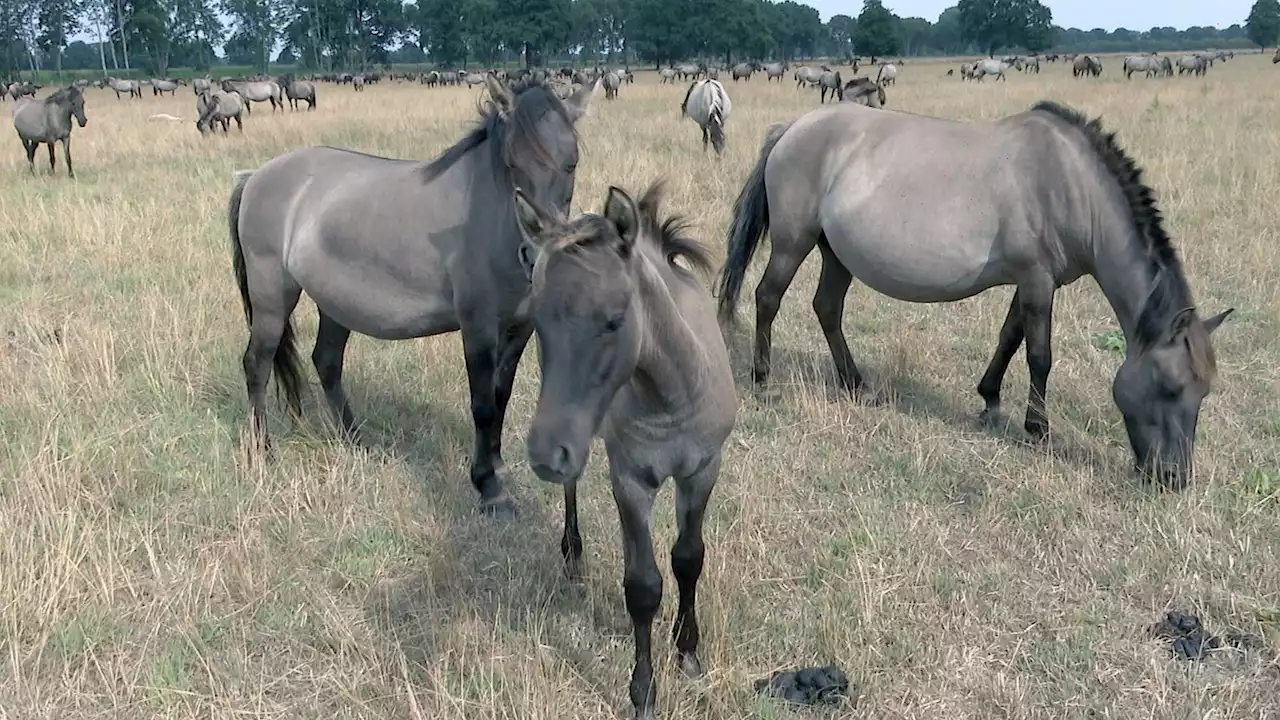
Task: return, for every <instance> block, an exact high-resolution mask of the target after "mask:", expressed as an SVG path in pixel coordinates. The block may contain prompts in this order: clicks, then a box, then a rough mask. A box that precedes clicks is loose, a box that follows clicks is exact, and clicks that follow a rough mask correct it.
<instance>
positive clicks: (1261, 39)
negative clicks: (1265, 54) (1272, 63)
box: [1244, 0, 1280, 48]
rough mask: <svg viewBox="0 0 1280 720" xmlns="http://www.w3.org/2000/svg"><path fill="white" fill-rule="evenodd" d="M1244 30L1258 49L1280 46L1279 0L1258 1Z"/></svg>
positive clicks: (1250, 12)
mask: <svg viewBox="0 0 1280 720" xmlns="http://www.w3.org/2000/svg"><path fill="white" fill-rule="evenodd" d="M1244 28H1245V32H1246V33H1247V34H1248V36H1249V39H1250V40H1252V41H1253V42H1254V44H1255V45H1257V46H1258V47H1262V48H1266V47H1269V46H1273V45H1276V44H1280V0H1258V2H1256V3H1254V4H1253V9H1252V10H1250V11H1249V19H1248V20H1246V21H1245V24H1244Z"/></svg>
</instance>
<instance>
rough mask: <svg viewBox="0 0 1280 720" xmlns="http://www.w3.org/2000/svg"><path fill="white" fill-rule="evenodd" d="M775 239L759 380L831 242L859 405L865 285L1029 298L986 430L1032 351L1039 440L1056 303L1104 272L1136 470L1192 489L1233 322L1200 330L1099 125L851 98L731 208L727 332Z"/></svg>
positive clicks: (1124, 167) (827, 327)
mask: <svg viewBox="0 0 1280 720" xmlns="http://www.w3.org/2000/svg"><path fill="white" fill-rule="evenodd" d="M815 138H821V142H815ZM827 158H839V159H840V161H839V162H834V161H830V160H827ZM868 178H872V180H870V183H871V184H870V185H868V182H869V181H868ZM896 199H900V200H896ZM904 203H906V205H904ZM916 207H945V208H947V211H946V212H938V213H920V212H914V211H912V210H911V208H916ZM770 227H772V237H773V251H772V253H771V255H770V257H769V263H768V267H767V268H766V269H765V271H764V276H763V277H762V278H761V280H760V283H759V285H758V286H757V287H756V329H755V365H754V372H753V374H754V379H755V382H756V383H757V384H758V385H763V384H764V383H765V382H766V381H767V379H768V376H769V371H770V359H769V356H770V349H771V345H772V338H773V320H774V317H775V316H776V315H777V312H778V306H779V304H780V302H781V299H782V295H783V293H784V292H785V291H786V289H787V286H788V285H789V284H790V283H791V280H792V278H793V277H794V276H795V273H796V270H797V269H798V268H799V266H800V264H801V262H803V261H804V259H805V257H806V256H807V255H808V254H809V253H810V252H811V251H812V250H813V248H814V246H815V245H816V246H817V247H818V248H819V249H820V250H821V253H822V270H821V279H820V280H819V283H818V289H817V293H816V294H815V295H814V298H813V308H814V312H815V313H816V314H817V316H818V322H819V324H820V325H821V327H822V330H823V334H824V335H825V336H826V340H827V345H828V347H829V349H830V351H831V353H832V357H833V359H834V361H835V365H836V372H837V375H838V377H839V382H840V384H841V385H842V386H843V387H844V389H845V390H846V391H848V392H851V393H857V392H859V391H861V390H862V388H863V379H862V375H861V373H860V372H859V371H858V368H857V366H856V365H855V364H854V361H853V357H852V355H851V354H850V352H849V347H848V343H847V342H846V340H845V337H844V333H843V331H842V329H841V321H842V316H843V314H844V297H845V293H846V291H847V290H848V288H849V285H850V282H851V281H852V279H853V277H855V276H856V277H857V278H858V279H859V280H861V281H862V282H863V283H864V284H866V285H868V286H870V287H871V288H872V289H874V290H876V291H878V292H880V293H882V294H885V295H888V296H889V297H892V298H896V299H899V300H906V301H909V302H918V303H936V302H952V301H955V300H960V299H963V298H967V297H971V296H973V295H976V294H978V293H980V292H982V291H984V290H987V289H988V288H991V287H995V286H997V285H1014V286H1016V291H1015V292H1014V294H1013V301H1012V303H1011V304H1010V306H1009V311H1008V315H1007V317H1006V318H1005V320H1004V325H1003V326H1002V327H1001V329H1000V335H999V341H998V343H997V345H996V349H995V353H994V355H993V357H992V359H991V361H990V363H989V364H988V366H987V370H986V372H985V374H984V375H983V377H982V379H981V381H980V382H979V383H978V387H977V390H978V394H979V395H980V396H981V397H982V398H983V400H984V401H985V404H986V407H985V409H984V410H983V413H982V417H983V419H985V420H988V421H992V420H997V419H998V418H999V413H1000V388H1001V385H1002V383H1003V380H1004V375H1005V371H1006V370H1007V369H1008V366H1009V362H1010V360H1011V359H1012V358H1013V355H1014V353H1015V352H1017V349H1018V347H1019V346H1020V345H1021V344H1022V343H1023V341H1024V340H1025V341H1026V345H1027V366H1028V369H1029V371H1030V378H1031V390H1030V392H1029V393H1028V401H1027V413H1026V421H1025V423H1024V427H1025V429H1026V431H1027V432H1028V433H1029V435H1030V436H1031V437H1032V438H1033V439H1037V440H1039V439H1043V438H1044V437H1046V435H1047V433H1048V430H1049V420H1048V416H1047V415H1046V413H1045V397H1046V395H1045V389H1046V385H1047V382H1048V378H1049V370H1050V367H1051V365H1052V355H1051V351H1050V332H1051V327H1052V317H1053V299H1054V294H1055V292H1056V291H1057V289H1058V288H1059V287H1062V286H1064V285H1068V284H1070V283H1072V282H1074V281H1075V280H1077V279H1079V278H1080V277H1081V276H1082V275H1086V274H1087V275H1092V276H1093V278H1094V279H1095V280H1096V281H1097V283H1098V285H1099V287H1100V288H1101V289H1102V293H1103V295H1104V296H1106V298H1107V300H1108V302H1109V303H1110V305H1111V307H1112V309H1113V310H1114V311H1115V313H1116V317H1117V318H1118V320H1119V324H1120V327H1121V328H1122V329H1123V331H1124V335H1125V338H1126V341H1127V342H1126V355H1125V360H1124V362H1123V364H1121V366H1120V369H1119V371H1118V372H1117V374H1116V377H1115V383H1114V385H1113V388H1112V390H1113V397H1114V400H1115V402H1116V405H1117V406H1118V407H1119V409H1120V412H1121V415H1122V416H1123V418H1124V423H1125V428H1126V430H1127V431H1128V435H1129V443H1130V448H1131V449H1132V451H1133V457H1134V461H1135V462H1134V465H1135V467H1136V468H1137V469H1138V470H1139V471H1140V472H1141V473H1142V474H1143V475H1145V476H1146V477H1148V478H1153V479H1155V480H1156V481H1157V482H1158V483H1160V484H1161V485H1163V486H1165V487H1168V488H1174V489H1181V488H1185V487H1186V486H1187V485H1188V484H1189V482H1190V478H1191V474H1192V458H1193V454H1194V445H1195V430H1196V422H1197V419H1198V416H1199V412H1200V405H1201V402H1202V401H1203V400H1204V398H1205V396H1206V395H1207V394H1208V393H1209V390H1210V384H1211V382H1212V380H1213V379H1214V376H1215V375H1216V361H1215V359H1214V352H1213V346H1212V343H1211V340H1210V334H1211V333H1212V332H1213V331H1214V330H1215V329H1216V328H1217V327H1218V326H1219V325H1220V324H1221V323H1222V322H1223V320H1225V319H1226V317H1227V315H1228V314H1230V313H1231V312H1232V310H1231V309H1228V310H1226V311H1225V312H1223V313H1220V314H1218V315H1216V316H1213V317H1211V318H1208V319H1205V320H1202V319H1201V315H1200V314H1199V313H1198V311H1197V310H1196V304H1195V301H1194V300H1193V299H1192V297H1191V290H1190V288H1189V287H1188V285H1187V281H1186V278H1185V276H1184V274H1183V270H1182V265H1181V262H1180V261H1179V259H1178V256H1177V253H1176V252H1175V250H1174V247H1173V244H1172V241H1171V240H1170V238H1169V236H1168V235H1167V234H1166V233H1165V230H1164V227H1163V221H1162V219H1161V215H1160V211H1159V209H1158V208H1157V207H1156V203H1155V199H1154V195H1153V193H1152V191H1151V189H1150V188H1149V187H1148V186H1147V185H1145V184H1144V183H1143V181H1142V171H1141V170H1140V169H1139V167H1138V166H1137V164H1136V163H1135V162H1134V161H1133V160H1132V159H1131V158H1130V157H1129V156H1128V155H1127V154H1126V153H1125V151H1124V150H1123V149H1121V147H1120V145H1119V144H1118V143H1117V142H1116V140H1115V135H1114V134H1111V133H1106V132H1104V130H1103V129H1102V124H1101V121H1100V120H1097V119H1094V120H1088V119H1087V118H1086V117H1085V116H1084V115H1082V114H1080V113H1079V112H1077V111H1075V110H1073V109H1070V108H1067V107H1064V106H1062V105H1059V104H1056V103H1053V102H1047V101H1045V102H1040V103H1038V104H1036V105H1035V106H1033V107H1032V108H1031V109H1029V110H1027V111H1024V112H1021V113H1018V114H1015V115H1011V116H1008V117H1005V118H1001V119H998V120H993V121H986V122H975V123H960V122H954V121H951V120H942V119H937V118H931V117H927V116H920V115H907V114H902V113H889V112H885V111H872V110H869V109H866V108H861V107H858V106H857V105H854V104H851V103H840V104H838V105H835V106H832V107H828V108H821V109H818V110H814V111H812V112H810V113H808V114H806V115H804V116H802V117H801V118H800V119H798V120H796V121H794V122H792V123H789V124H785V125H777V126H774V127H773V128H771V129H770V131H769V133H768V134H767V135H766V138H765V141H764V144H763V146H762V147H761V150H760V156H759V161H758V162H757V163H756V166H755V169H754V171H753V172H752V174H751V175H750V177H749V178H748V180H747V182H746V184H745V185H744V186H743V188H742V191H741V193H740V194H739V195H738V198H737V201H736V203H735V205H734V211H733V220H732V224H731V226H730V231H729V236H728V259H727V260H726V261H725V264H724V268H723V270H722V272H721V276H720V280H719V293H718V295H719V297H720V315H721V318H722V320H723V321H724V322H726V323H730V324H731V323H732V320H733V317H734V314H735V309H736V306H737V301H738V296H739V294H740V292H741V288H742V283H743V278H744V275H745V272H746V269H747V267H748V265H749V264H750V262H751V257H752V255H753V254H754V252H755V250H756V248H757V247H758V245H759V243H760V239H761V237H762V236H763V235H764V233H765V232H766V231H768V230H770Z"/></svg>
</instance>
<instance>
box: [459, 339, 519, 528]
mask: <svg viewBox="0 0 1280 720" xmlns="http://www.w3.org/2000/svg"><path fill="white" fill-rule="evenodd" d="M496 335H497V333H496V332H495V329H494V326H493V324H492V323H490V322H487V321H486V320H485V319H476V320H472V321H470V322H465V321H464V322H463V323H462V352H463V355H464V357H465V360H466V365H467V384H468V385H469V386H470V391H471V420H472V423H473V424H474V425H475V432H476V436H475V449H474V451H473V452H472V454H471V484H472V485H473V486H474V487H475V489H476V490H477V491H478V492H479V493H480V509H481V510H482V511H483V512H487V513H490V514H493V515H497V516H503V517H511V516H513V515H514V514H515V512H516V508H515V503H513V502H512V501H511V498H510V497H508V496H507V493H506V491H505V490H504V489H503V487H502V480H501V479H500V478H499V477H498V474H497V472H496V469H495V468H494V466H493V456H492V454H491V452H490V450H491V448H492V447H493V444H494V441H493V429H494V426H495V425H496V424H497V423H496V419H497V416H498V403H497V374H498V367H497V366H498V358H497V355H498V338H497V337H496Z"/></svg>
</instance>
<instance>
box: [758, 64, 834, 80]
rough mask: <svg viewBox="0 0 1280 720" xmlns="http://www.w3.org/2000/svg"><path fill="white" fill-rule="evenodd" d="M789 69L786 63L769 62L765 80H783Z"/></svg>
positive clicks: (765, 68) (765, 70)
mask: <svg viewBox="0 0 1280 720" xmlns="http://www.w3.org/2000/svg"><path fill="white" fill-rule="evenodd" d="M788 69H789V68H788V67H787V64H786V63H777V62H776V63H769V64H768V65H765V66H764V76H765V77H764V81H765V82H769V81H770V80H777V81H778V82H782V77H783V76H784V75H786V74H787V70H788ZM854 72H857V70H854Z"/></svg>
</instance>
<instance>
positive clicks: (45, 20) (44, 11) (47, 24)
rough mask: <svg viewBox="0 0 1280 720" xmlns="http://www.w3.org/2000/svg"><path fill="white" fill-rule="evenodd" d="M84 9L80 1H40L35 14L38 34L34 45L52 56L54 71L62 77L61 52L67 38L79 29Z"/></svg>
mask: <svg viewBox="0 0 1280 720" xmlns="http://www.w3.org/2000/svg"><path fill="white" fill-rule="evenodd" d="M83 13H84V7H83V5H82V4H81V2H80V0H40V2H39V5H38V10H37V13H36V20H37V22H38V23H39V31H40V34H39V35H38V36H37V37H36V44H37V47H39V48H40V49H41V50H42V51H44V53H45V54H47V55H51V56H53V67H54V71H55V72H56V73H57V74H58V75H62V59H63V58H62V50H63V48H65V47H66V46H67V38H68V37H69V36H71V35H74V34H75V32H76V31H77V30H79V29H80V20H81V17H82V16H83Z"/></svg>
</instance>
